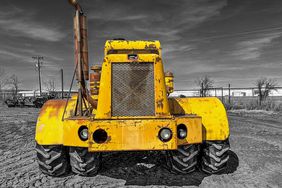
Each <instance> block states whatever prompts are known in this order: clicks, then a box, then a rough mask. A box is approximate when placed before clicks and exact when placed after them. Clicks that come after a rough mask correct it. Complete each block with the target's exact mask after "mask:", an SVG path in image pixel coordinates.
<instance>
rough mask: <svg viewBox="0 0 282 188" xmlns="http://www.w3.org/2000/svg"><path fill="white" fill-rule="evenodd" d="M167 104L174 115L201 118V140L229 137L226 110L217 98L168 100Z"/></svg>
mask: <svg viewBox="0 0 282 188" xmlns="http://www.w3.org/2000/svg"><path fill="white" fill-rule="evenodd" d="M169 103H170V109H171V113H172V114H174V115H184V114H196V115H198V116H200V117H202V124H203V140H226V139H227V138H228V137H229V125H228V118H227V114H226V110H225V108H224V106H223V104H222V102H221V101H220V100H219V99H218V98H216V97H193V98H169ZM188 131H189V130H188Z"/></svg>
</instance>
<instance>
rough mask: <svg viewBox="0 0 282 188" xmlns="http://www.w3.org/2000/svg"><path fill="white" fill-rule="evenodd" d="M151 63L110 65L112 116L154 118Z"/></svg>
mask: <svg viewBox="0 0 282 188" xmlns="http://www.w3.org/2000/svg"><path fill="white" fill-rule="evenodd" d="M154 115H155V95H154V65H153V63H112V116H154Z"/></svg>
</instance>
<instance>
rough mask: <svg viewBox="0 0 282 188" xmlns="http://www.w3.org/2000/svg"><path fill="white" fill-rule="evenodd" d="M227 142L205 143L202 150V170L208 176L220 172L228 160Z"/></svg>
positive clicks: (228, 146) (228, 147)
mask: <svg viewBox="0 0 282 188" xmlns="http://www.w3.org/2000/svg"><path fill="white" fill-rule="evenodd" d="M229 149H230V145H229V141H228V140H226V141H206V142H205V143H204V144H203V148H202V161H201V166H202V170H203V171H204V172H206V173H208V174H215V173H219V172H222V171H224V170H225V169H226V167H227V161H228V160H229V154H228V151H229Z"/></svg>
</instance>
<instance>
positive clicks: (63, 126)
mask: <svg viewBox="0 0 282 188" xmlns="http://www.w3.org/2000/svg"><path fill="white" fill-rule="evenodd" d="M74 103H75V101H71V102H70V103H69V105H70V106H72V107H73V104H74ZM65 104H66V101H62V100H51V101H48V102H47V103H46V104H44V107H43V108H42V110H41V113H40V115H39V118H38V122H37V126H36V141H37V142H38V143H39V144H41V145H54V144H62V145H65V146H76V147H88V149H89V151H127V150H174V149H177V146H178V145H182V144H187V143H190V144H192V143H201V142H202V134H201V133H202V125H201V118H200V117H198V116H193V115H189V116H178V117H173V118H168V119H137V118H136V119H134V120H133V119H123V120H120V119H114V120H97V119H93V118H88V117H76V118H73V117H68V118H67V119H65V120H64V121H62V119H61V116H62V114H63V109H64V105H65ZM70 109H71V108H69V106H68V108H67V111H68V112H67V114H69V115H70V114H71V113H70V112H69V110H70ZM178 124H185V125H187V128H188V130H189V131H188V136H187V138H186V139H183V140H180V139H178V138H177V125H178ZM81 126H87V127H88V130H89V135H90V136H89V139H88V140H87V141H82V140H80V138H79V135H78V130H79V128H80V127H81ZM162 128H169V129H171V130H172V132H173V137H172V139H171V140H170V141H168V142H162V141H161V140H160V139H159V137H158V134H159V131H160V129H162ZM97 129H103V130H105V131H106V132H107V134H108V140H107V141H106V142H105V143H102V144H98V143H95V142H94V139H93V137H92V135H93V133H94V132H95V130H97Z"/></svg>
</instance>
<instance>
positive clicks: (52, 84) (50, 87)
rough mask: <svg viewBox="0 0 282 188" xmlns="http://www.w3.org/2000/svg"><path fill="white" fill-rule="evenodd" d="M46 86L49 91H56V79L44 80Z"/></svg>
mask: <svg viewBox="0 0 282 188" xmlns="http://www.w3.org/2000/svg"><path fill="white" fill-rule="evenodd" d="M44 86H45V88H46V90H47V91H49V92H53V91H55V81H54V80H48V81H47V82H44Z"/></svg>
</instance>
